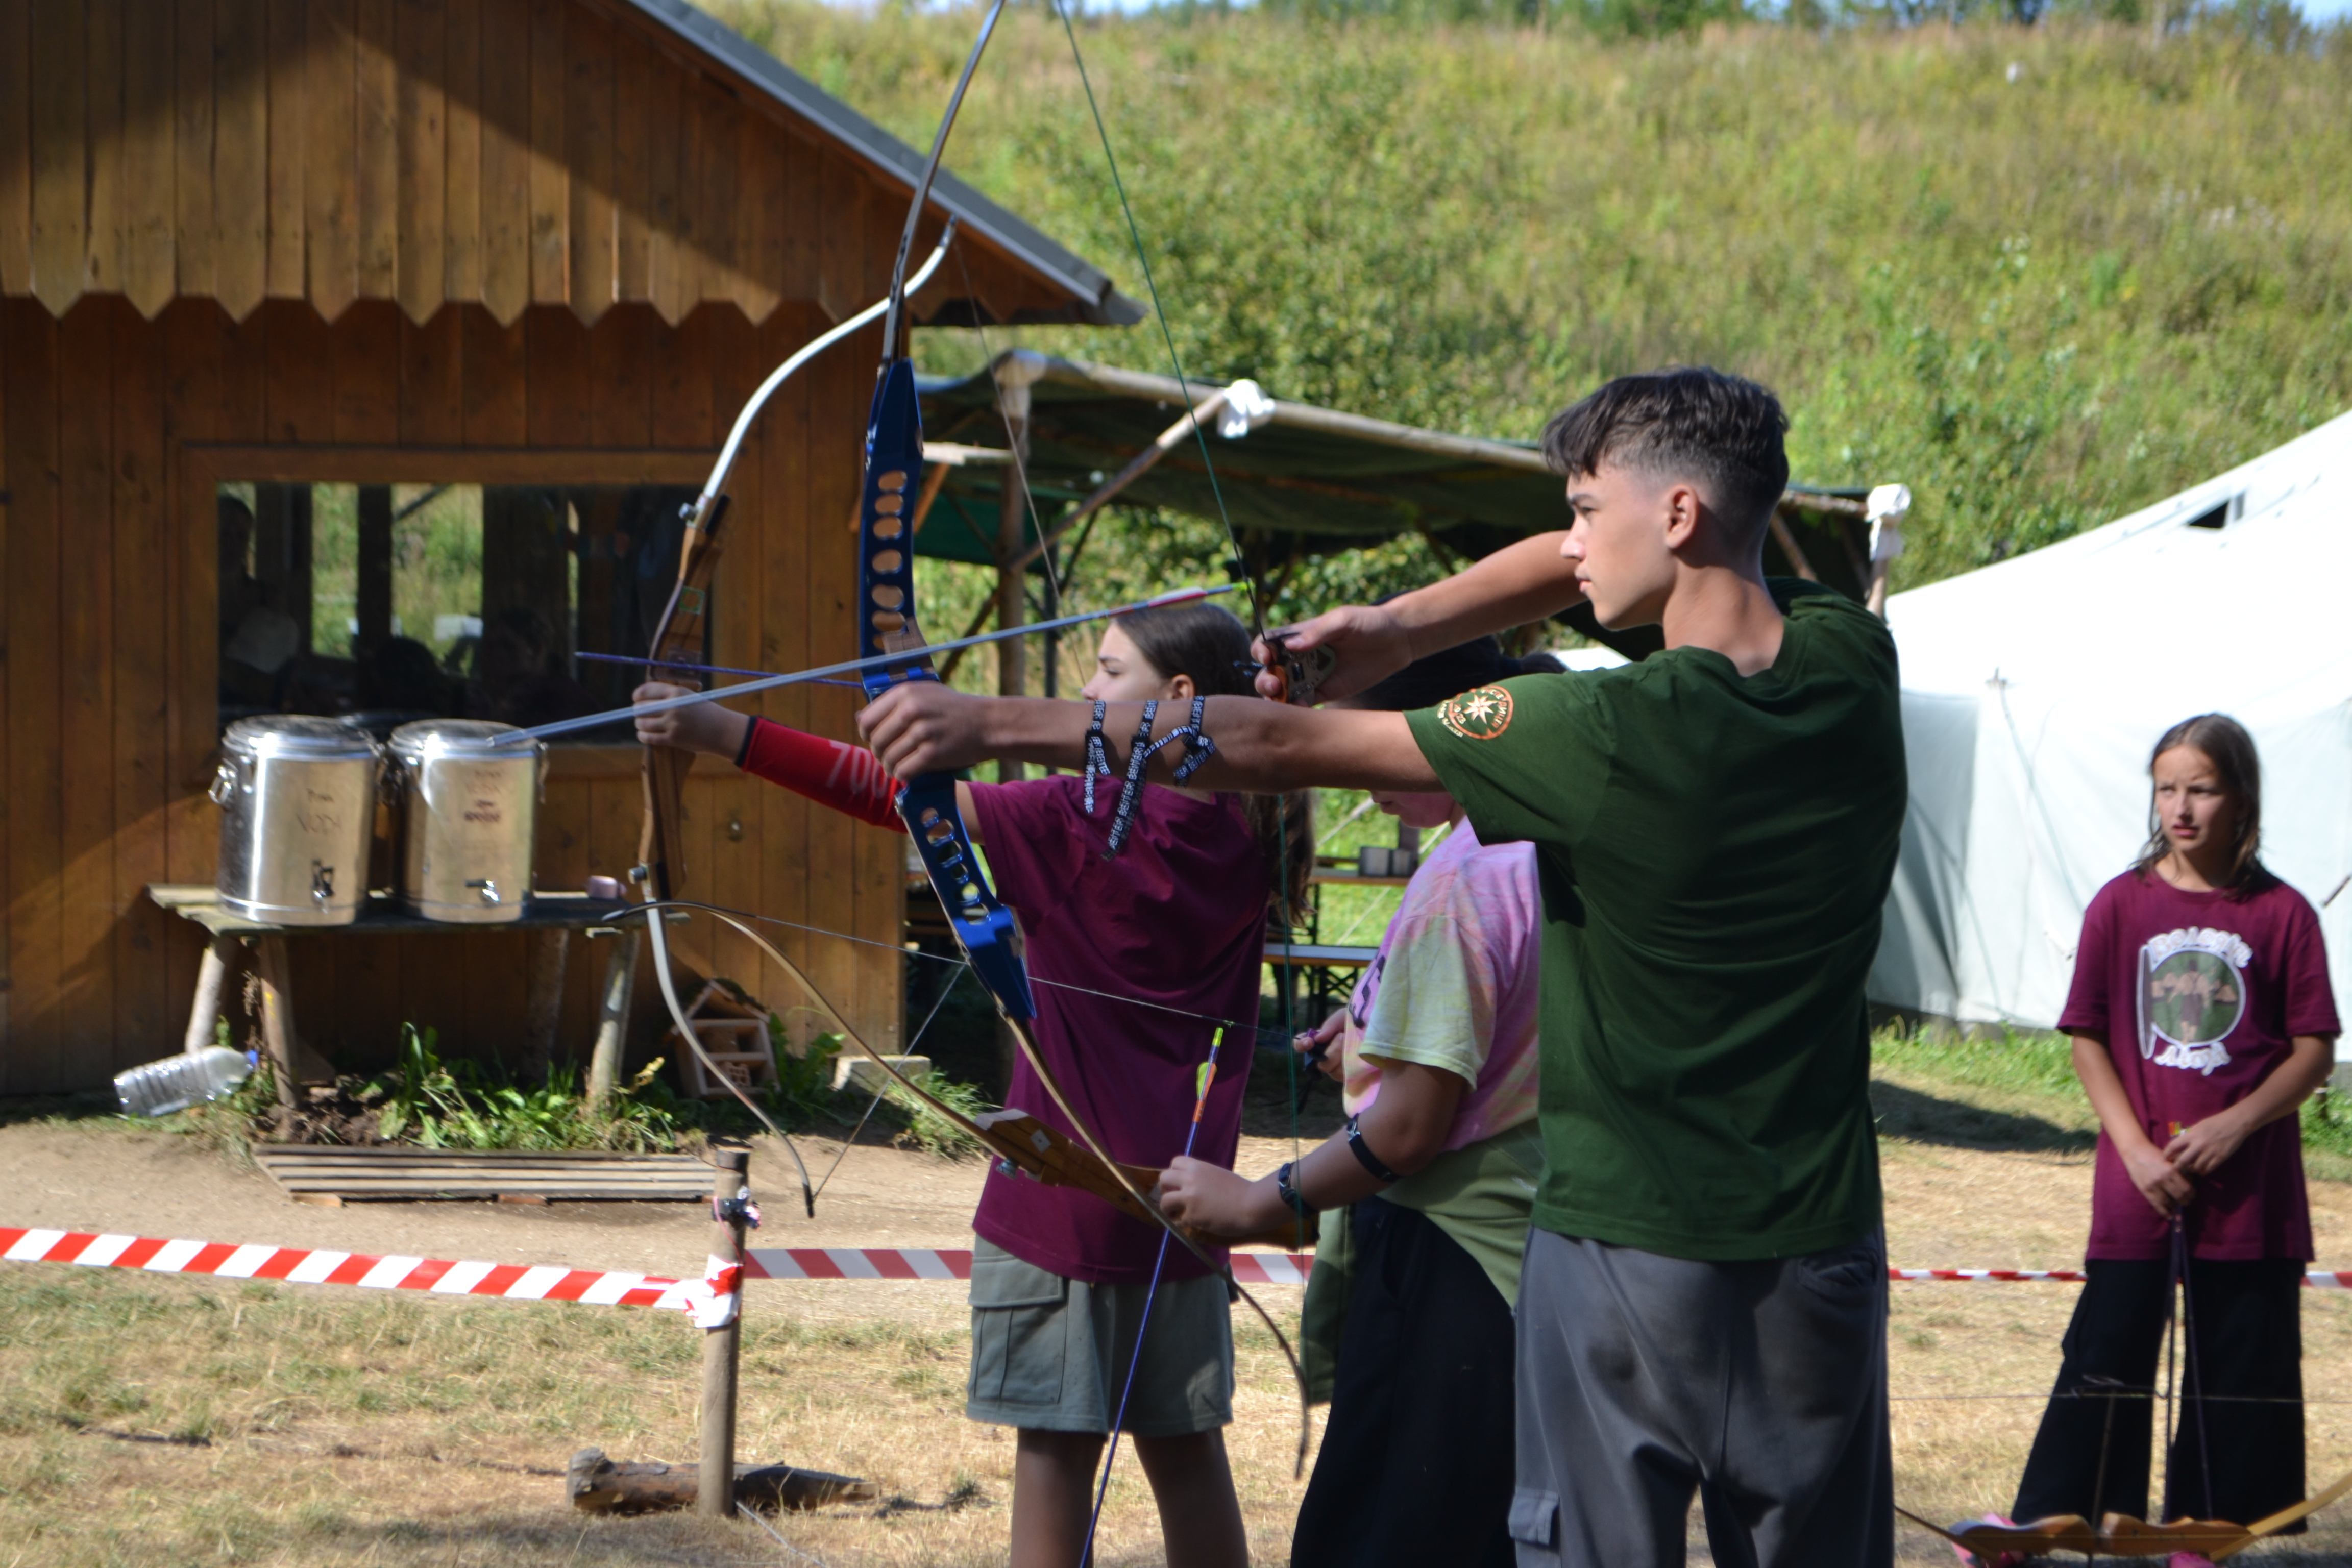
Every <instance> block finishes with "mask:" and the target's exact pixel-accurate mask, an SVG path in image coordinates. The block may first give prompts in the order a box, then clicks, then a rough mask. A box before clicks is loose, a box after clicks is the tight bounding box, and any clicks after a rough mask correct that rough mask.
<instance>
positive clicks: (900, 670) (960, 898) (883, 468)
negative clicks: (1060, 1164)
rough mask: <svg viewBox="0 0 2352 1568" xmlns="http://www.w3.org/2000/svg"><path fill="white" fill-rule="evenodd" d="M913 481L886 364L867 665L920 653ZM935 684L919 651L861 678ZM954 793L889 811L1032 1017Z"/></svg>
mask: <svg viewBox="0 0 2352 1568" xmlns="http://www.w3.org/2000/svg"><path fill="white" fill-rule="evenodd" d="M922 478H923V416H922V405H921V404H920V403H919V401H918V399H917V398H916V395H915V367H914V366H913V365H912V364H910V363H908V362H907V361H905V360H895V361H893V362H892V363H891V364H890V365H889V367H888V368H887V369H886V370H885V371H884V372H883V373H882V378H881V382H880V384H878V385H877V386H876V387H875V389H874V411H873V416H872V418H871V420H870V422H869V423H868V424H867V426H866V492H865V500H864V508H863V510H862V511H861V513H860V526H859V530H858V544H859V551H858V593H857V606H858V651H859V652H860V653H861V654H864V655H866V656H869V657H880V656H884V655H887V654H892V653H897V652H899V651H901V650H903V649H908V648H920V647H922V646H923V634H922V629H921V627H920V626H919V625H918V623H917V622H916V619H915V550H914V538H913V533H912V530H911V527H910V525H909V519H908V512H907V508H908V505H909V504H910V500H911V498H912V497H913V496H914V495H915V494H916V493H917V490H918V489H919V486H920V485H921V483H922ZM863 679H864V683H865V687H866V695H867V696H868V697H869V698H870V697H878V696H880V695H881V694H882V693H883V692H885V691H887V690H888V689H890V688H892V687H893V686H898V685H901V684H903V683H905V682H907V681H909V680H937V679H939V674H938V672H937V671H936V670H934V669H933V668H931V660H930V656H929V654H924V653H918V654H916V655H914V656H913V657H912V658H909V659H908V662H907V663H905V664H902V665H886V666H884V667H882V668H878V669H870V670H867V671H866V673H865V675H864V678H863ZM955 788H956V786H955V778H954V776H953V775H952V774H950V773H926V774H924V775H922V776H920V777H918V778H912V779H909V780H908V781H907V787H906V789H905V791H904V792H903V793H902V794H901V795H899V797H898V813H899V815H900V816H904V817H905V818H906V819H907V831H908V834H910V835H911V836H912V837H913V838H914V840H915V848H916V850H917V852H918V853H919V854H920V855H921V856H922V858H923V868H924V869H925V870H926V871H927V872H929V875H930V879H931V886H932V889H934V890H935V891H937V892H938V894H939V897H940V907H941V908H943V909H944V910H946V911H947V914H948V921H949V925H950V929H952V930H953V931H955V934H956V941H957V942H958V943H959V944H960V945H961V947H962V948H963V951H964V956H965V957H967V958H969V959H970V960H971V967H972V970H973V972H974V973H977V974H978V975H979V976H980V980H981V984H983V985H985V986H987V987H988V994H990V995H991V996H992V997H993V998H994V999H995V1001H996V1005H997V1007H998V1009H999V1010H1000V1011H1002V1012H1003V1014H1004V1016H1006V1017H1007V1018H1008V1019H1011V1020H1013V1021H1014V1022H1016V1023H1017V1022H1021V1021H1023V1020H1025V1019H1029V1018H1033V1017H1034V1016H1036V1013H1037V1005H1036V1000H1035V998H1034V996H1033V995H1032V994H1030V990H1029V977H1028V974H1027V972H1026V971H1025V970H1024V968H1023V966H1022V963H1021V959H1020V955H1019V953H1018V952H1017V951H1016V949H1015V945H1014V942H1015V938H1014V928H1013V913H1012V911H1011V910H1007V909H1006V908H1005V907H1004V906H1003V904H1002V903H1000V902H999V901H998V900H997V898H996V894H995V893H994V891H993V890H992V889H990V887H989V885H988V880H987V879H986V878H985V877H983V876H982V874H981V870H980V862H979V859H978V858H976V857H975V856H974V855H973V853H972V847H971V835H970V834H969V833H967V832H966V831H965V828H964V825H963V814H962V812H961V811H960V810H958V809H957V807H956V794H955Z"/></svg>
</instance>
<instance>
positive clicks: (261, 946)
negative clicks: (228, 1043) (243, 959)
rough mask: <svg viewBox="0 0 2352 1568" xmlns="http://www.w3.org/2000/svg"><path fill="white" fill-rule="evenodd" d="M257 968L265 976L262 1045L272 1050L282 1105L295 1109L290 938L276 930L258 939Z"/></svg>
mask: <svg viewBox="0 0 2352 1568" xmlns="http://www.w3.org/2000/svg"><path fill="white" fill-rule="evenodd" d="M254 958H255V964H254V967H255V969H256V970H257V971H258V973H259V974H260V978H261V1044H262V1047H263V1048H264V1049H265V1050H267V1051H268V1053H269V1071H270V1076H271V1077H273V1078H275V1079H277V1080H278V1109H279V1110H286V1111H291V1110H293V1109H294V1003H293V998H292V996H291V994H289V992H290V983H289V966H288V964H287V963H286V939H285V938H284V937H282V936H278V935H277V934H276V933H274V932H272V933H270V934H268V935H265V936H262V937H260V938H258V939H257V940H256V942H254Z"/></svg>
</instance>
